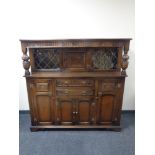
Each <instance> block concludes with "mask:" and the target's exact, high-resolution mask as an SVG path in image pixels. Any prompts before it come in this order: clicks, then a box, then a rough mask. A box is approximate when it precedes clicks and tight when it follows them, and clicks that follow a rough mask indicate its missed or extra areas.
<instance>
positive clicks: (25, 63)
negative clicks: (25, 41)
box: [22, 48, 30, 75]
mask: <svg viewBox="0 0 155 155" xmlns="http://www.w3.org/2000/svg"><path fill="white" fill-rule="evenodd" d="M27 50H28V49H27V48H25V49H24V50H23V56H22V60H23V68H24V69H25V75H30V72H29V68H30V61H29V59H30V57H29V56H28V55H27Z"/></svg>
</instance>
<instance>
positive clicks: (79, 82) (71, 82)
mask: <svg viewBox="0 0 155 155" xmlns="http://www.w3.org/2000/svg"><path fill="white" fill-rule="evenodd" d="M56 85H57V86H59V87H62V86H93V85H94V80H91V79H60V80H57V81H56Z"/></svg>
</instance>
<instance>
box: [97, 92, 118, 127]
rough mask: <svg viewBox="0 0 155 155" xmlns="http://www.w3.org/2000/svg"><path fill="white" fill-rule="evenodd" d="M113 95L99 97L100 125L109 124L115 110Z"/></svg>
mask: <svg viewBox="0 0 155 155" xmlns="http://www.w3.org/2000/svg"><path fill="white" fill-rule="evenodd" d="M115 98H116V96H115V94H111V93H105V94H103V95H102V96H100V97H99V104H98V106H99V108H98V121H99V123H101V124H111V123H112V121H113V113H114V110H115V109H114V108H115V104H116V101H115Z"/></svg>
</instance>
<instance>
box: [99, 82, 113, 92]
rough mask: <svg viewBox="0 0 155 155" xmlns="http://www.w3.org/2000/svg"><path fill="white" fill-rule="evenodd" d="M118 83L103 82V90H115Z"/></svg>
mask: <svg viewBox="0 0 155 155" xmlns="http://www.w3.org/2000/svg"><path fill="white" fill-rule="evenodd" d="M115 86H116V83H102V90H103V91H113V90H115Z"/></svg>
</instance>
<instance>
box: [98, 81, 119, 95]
mask: <svg viewBox="0 0 155 155" xmlns="http://www.w3.org/2000/svg"><path fill="white" fill-rule="evenodd" d="M121 87H122V82H121V81H120V80H116V79H111V80H102V81H100V82H99V88H100V90H101V91H103V92H104V91H110V92H112V91H115V90H116V89H117V88H121Z"/></svg>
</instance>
